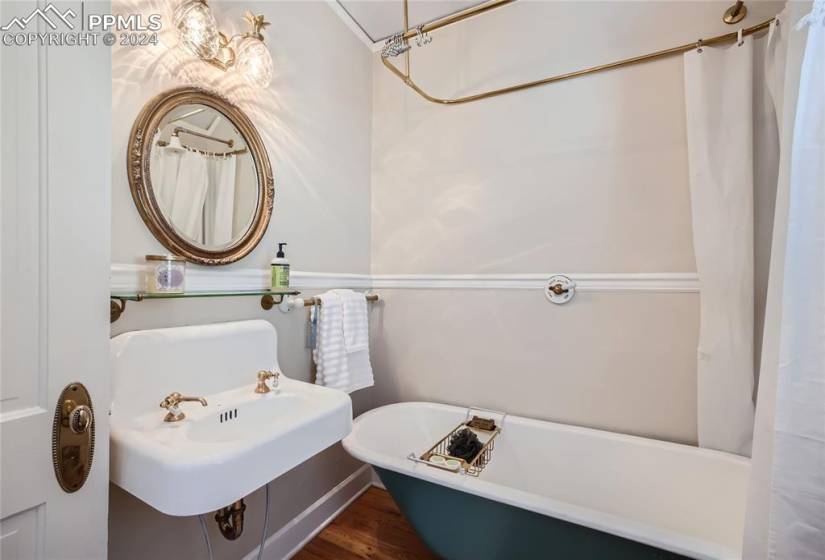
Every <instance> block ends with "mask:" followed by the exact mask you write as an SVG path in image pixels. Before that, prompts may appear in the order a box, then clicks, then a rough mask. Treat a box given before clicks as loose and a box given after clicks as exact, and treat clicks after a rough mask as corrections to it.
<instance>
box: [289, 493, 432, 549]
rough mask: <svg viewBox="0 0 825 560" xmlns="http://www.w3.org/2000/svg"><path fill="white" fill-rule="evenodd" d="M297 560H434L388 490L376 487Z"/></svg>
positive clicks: (309, 546) (319, 535)
mask: <svg viewBox="0 0 825 560" xmlns="http://www.w3.org/2000/svg"><path fill="white" fill-rule="evenodd" d="M293 558H294V560H363V559H369V560H373V559H374V560H430V559H437V558H438V556H436V555H435V554H433V553H432V552H430V551H429V550H428V549H427V546H426V545H425V544H424V543H423V542H421V539H419V538H418V535H416V534H415V532H414V531H413V528H412V526H410V524H409V522H408V521H407V520H406V519H405V518H404V516H403V515H401V512H400V511H399V510H398V506H397V505H395V502H394V501H393V499H392V497H391V496H390V495H389V493H388V492H387V491H386V490H382V489H380V488H376V487H374V486H373V487H372V488H370V489H368V490H367V491H366V492H364V493H363V494H361V496H360V497H359V498H358V499H357V500H355V501H354V502H353V503H352V504H351V505H350V506H349V507H348V508H347V509H345V510H344V511H343V513H341V515H339V516H338V517H336V518H335V520H334V521H333V522H332V523H330V524H329V525H327V526H326V528H324V530H323V531H321V532H320V533H319V534H318V535H317V536H316V537H315V538H314V539H312V540H311V541H310V542H309V544H307V545H306V546H305V547H304V548H303V549H301V551H300V552H298V554H296V555H295V556H293Z"/></svg>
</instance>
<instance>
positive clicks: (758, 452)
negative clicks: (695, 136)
mask: <svg viewBox="0 0 825 560" xmlns="http://www.w3.org/2000/svg"><path fill="white" fill-rule="evenodd" d="M801 9H803V6H801V3H790V5H789V7H788V10H789V11H790V13H789V16H788V17H785V29H783V30H782V32H783V33H784V34H785V35H786V37H785V38H784V39H786V40H787V41H788V44H787V53H788V54H787V59H786V64H785V65H783V66H785V67H786V70H785V76H786V78H785V82H786V86H785V88H784V95H783V96H781V97H778V98H777V100H778V101H779V102H782V106H780V107H777V111H778V114H779V115H782V120H783V121H784V127H783V128H784V131H783V135H782V152H783V153H782V164H781V166H780V177H779V185H778V192H777V206H776V217H775V231H774V244H773V245H774V246H773V253H772V262H771V279H770V287H769V299H768V312H767V320H766V327H765V342H764V348H765V349H764V351H763V360H762V375H761V379H760V386H759V399H758V407H757V417H756V426H755V430H754V448H753V461H752V466H751V477H750V484H749V490H748V509H747V519H746V529H745V540H744V549H743V558H746V559H748V560H751V559H752V560H762V559H771V560H773V559H775V560H784V559H792V560H814V559H818V560H822V559H824V558H825V0H816V2H814V4H813V10H812V11H811V12H810V14H809V15H808V16H806V17H804V18H802V19H801V23H802V25H803V28H804V27H808V26H809V29H806V30H807V37H805V35H804V34H803V33H796V32H793V31H790V30H789V29H788V27H789V24H790V25H792V24H793V22H794V21H796V20H798V19H800V18H799V12H800V10H801ZM789 34H790V36H788V35H789ZM779 52H782V49H779ZM803 53H804V54H803ZM800 60H801V64H800ZM797 85H798V87H797Z"/></svg>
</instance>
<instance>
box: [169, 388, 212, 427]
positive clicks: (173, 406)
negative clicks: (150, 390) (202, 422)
mask: <svg viewBox="0 0 825 560" xmlns="http://www.w3.org/2000/svg"><path fill="white" fill-rule="evenodd" d="M182 402H199V403H201V405H203V406H206V399H205V398H203V397H184V396H183V395H181V394H180V393H172V394H170V395H169V396H167V397H166V398H165V399H163V400H162V401H161V403H160V407H161V408H165V409H166V410H168V411H169V412H167V413H166V416H164V417H163V421H164V422H180V421H181V420H183V419H184V418H186V415H185V414H184V413H183V411H182V410H181V409H180V406H179V405H180V403H182Z"/></svg>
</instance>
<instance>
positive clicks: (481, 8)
mask: <svg viewBox="0 0 825 560" xmlns="http://www.w3.org/2000/svg"><path fill="white" fill-rule="evenodd" d="M513 1H514V0H492V1H491V2H485V3H484V4H480V5H478V6H476V7H474V8H468V9H466V10H463V11H461V12H458V13H456V14H453V15H451V16H447V17H446V18H443V19H441V20H437V21H434V22H431V23H429V24H426V25H423V26H421V27H420V28H415V29H407V24H406V21H407V19H408V18H407V15H406V14H407V0H404V14H405V15H404V20H405V25H404V27H405V29H404V33H403V34H402V37H403V38H404V39H405V40H406V39H408V38H411V37H415V36H416V35H417V34H418V33H419V29H420V31H421V32H422V33H426V32H428V31H432V30H434V29H439V28H441V27H445V26H447V25H450V24H453V23H456V22H458V21H461V20H464V19H467V18H469V17H472V16H474V15H477V14H480V13H483V12H486V11H489V10H492V9H493V8H498V7H500V6H504V5H506V4H509V3H511V2H513ZM774 19H776V18H771V19H769V20H767V21H763V22H762V23H759V24H757V25H754V26H753V27H748V28H747V29H743V30H742V36H748V35H753V34H754V33H758V32H759V31H762V30H764V29H767V28H768V27H769V26H770V25H771V23H772V22H773V21H774ZM738 38H739V32H738V31H734V32H732V33H725V34H724V35H717V36H716V37H711V38H710V39H699V40H698V41H696V42H695V43H687V44H685V45H680V46H678V47H672V48H669V49H664V50H661V51H656V52H652V53H649V54H643V55H640V56H634V57H632V58H626V59H624V60H617V61H615V62H610V63H607V64H602V65H600V66H592V67H590V68H585V69H583V70H576V71H574V72H568V73H566V74H558V75H556V76H550V77H547V78H542V79H540V80H535V81H532V82H525V83H521V84H516V85H513V86H508V87H503V88H500V89H494V90H491V91H485V92H482V93H476V94H473V95H467V96H465V97H456V98H453V99H444V98H440V97H435V96H432V95H430V94H429V93H427V92H426V91H424V90H423V89H421V87H420V86H419V85H418V84H416V83H415V82H414V81H413V79H412V77H411V76H410V71H409V67H410V61H409V57H410V51H409V50H408V51H406V52H405V53H404V55H405V59H406V64H405V66H406V68H407V72H406V73H405V72H402V71H401V70H400V69H399V68H398V67H396V66H395V65H394V64H392V63H391V62H390V61H389V59H388V58H385V57H382V58H381V62H382V63H383V64H384V66H386V67H387V68H388V69H389V70H390V71H391V72H392V73H393V74H395V75H396V76H397V77H398V78H399V79H400V80H401V81H402V82H404V83H405V84H407V86H408V87H409V88H410V89H412V90H413V91H414V92H416V93H417V94H418V95H420V96H421V97H423V98H424V99H426V100H427V101H431V102H432V103H439V104H441V105H459V104H462V103H469V102H471V101H478V100H480V99H487V98H490V97H496V96H499V95H504V94H507V93H514V92H516V91H521V90H525V89H530V88H534V87H538V86H543V85H547V84H552V83H555V82H561V81H563V80H569V79H571V78H578V77H579V76H586V75H588V74H596V73H598V72H605V71H607V70H613V69H614V68H621V67H624V66H631V65H633V64H639V63H641V62H647V61H649V60H657V59H660V58H666V57H668V56H674V55H677V54H682V53H686V52H688V51H691V50H693V49H695V48H699V47H701V46H708V45H717V44H720V43H729V42H732V41H735V40H737V39H738Z"/></svg>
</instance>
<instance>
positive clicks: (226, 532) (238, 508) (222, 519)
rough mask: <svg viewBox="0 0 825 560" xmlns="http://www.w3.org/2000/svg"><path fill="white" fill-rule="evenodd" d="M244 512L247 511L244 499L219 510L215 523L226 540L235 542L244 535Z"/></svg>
mask: <svg viewBox="0 0 825 560" xmlns="http://www.w3.org/2000/svg"><path fill="white" fill-rule="evenodd" d="M244 511H246V504H245V503H244V502H243V498H241V499H240V500H238V501H237V502H235V503H233V504H232V505H229V506H226V507H225V508H221V509H219V510H218V511H217V512H216V513H215V521H217V522H218V529H220V530H221V535H223V536H224V538H225V539H227V540H230V541H234V540H235V539H237V538H238V537H240V536H241V535H242V534H243V518H244Z"/></svg>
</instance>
